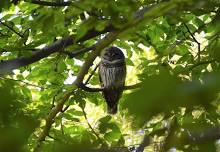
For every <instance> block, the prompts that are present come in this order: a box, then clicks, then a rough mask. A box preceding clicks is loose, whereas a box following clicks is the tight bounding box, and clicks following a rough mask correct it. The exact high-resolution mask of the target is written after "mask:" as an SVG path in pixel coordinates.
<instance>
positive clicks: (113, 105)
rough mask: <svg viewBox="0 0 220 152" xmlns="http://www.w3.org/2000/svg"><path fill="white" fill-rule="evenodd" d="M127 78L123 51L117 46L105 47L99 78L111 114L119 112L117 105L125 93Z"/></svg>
mask: <svg viewBox="0 0 220 152" xmlns="http://www.w3.org/2000/svg"><path fill="white" fill-rule="evenodd" d="M125 78H126V63H125V56H124V54H123V52H122V51H121V50H120V49H119V48H117V47H110V48H107V49H105V50H104V52H103V53H102V55H101V63H100V65H99V79H100V83H101V86H102V88H103V96H104V98H105V101H106V103H107V108H108V113H109V114H116V113H117V105H118V101H119V99H120V97H121V95H122V93H123V89H124V85H125Z"/></svg>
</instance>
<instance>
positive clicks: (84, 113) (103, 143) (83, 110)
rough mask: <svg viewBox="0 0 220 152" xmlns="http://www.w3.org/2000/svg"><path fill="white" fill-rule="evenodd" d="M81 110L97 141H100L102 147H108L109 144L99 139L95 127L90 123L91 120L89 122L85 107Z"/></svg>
mask: <svg viewBox="0 0 220 152" xmlns="http://www.w3.org/2000/svg"><path fill="white" fill-rule="evenodd" d="M81 109H82V112H83V116H84V118H85V120H86V122H87V124H88V126H89V128H90V130H91V131H92V132H93V134H94V135H95V136H96V137H97V139H98V140H99V142H100V143H102V145H104V146H107V143H105V142H104V141H103V140H102V139H101V138H100V137H99V134H98V133H96V131H95V130H94V129H93V127H92V126H91V124H90V123H89V120H88V118H87V114H86V112H85V109H84V108H83V107H81Z"/></svg>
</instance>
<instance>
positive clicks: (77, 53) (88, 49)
mask: <svg viewBox="0 0 220 152" xmlns="http://www.w3.org/2000/svg"><path fill="white" fill-rule="evenodd" d="M93 47H94V46H91V47H86V48H83V49H80V50H78V51H75V50H74V51H72V52H67V51H62V52H61V53H64V54H67V55H68V56H69V57H70V58H74V57H76V56H78V55H80V54H83V53H86V52H88V51H90V50H92V49H93Z"/></svg>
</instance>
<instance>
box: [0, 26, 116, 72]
mask: <svg viewBox="0 0 220 152" xmlns="http://www.w3.org/2000/svg"><path fill="white" fill-rule="evenodd" d="M111 30H114V28H113V27H112V26H107V27H106V28H105V29H104V30H103V31H96V30H95V29H92V30H90V31H88V33H87V34H85V35H84V36H83V37H82V38H80V39H79V40H77V41H76V42H84V41H86V40H88V39H90V38H93V37H96V36H98V35H100V34H103V33H106V32H109V31H111ZM74 38H75V36H74V35H70V36H68V37H65V38H62V39H60V40H58V41H56V42H55V43H53V44H51V45H49V46H46V47H44V48H42V49H40V50H37V51H34V52H33V54H32V55H31V56H28V57H20V58H16V59H10V60H3V61H0V69H1V70H0V75H1V74H8V73H10V72H12V70H14V69H18V68H20V67H24V66H27V65H29V64H32V63H34V62H37V61H39V60H41V59H43V58H46V57H48V56H49V55H51V54H53V53H55V52H58V51H60V50H62V49H63V48H65V47H68V46H70V45H72V44H74V43H76V42H74ZM85 50H86V49H85ZM80 53H82V52H76V53H72V54H71V56H74V55H75V56H76V55H78V54H80Z"/></svg>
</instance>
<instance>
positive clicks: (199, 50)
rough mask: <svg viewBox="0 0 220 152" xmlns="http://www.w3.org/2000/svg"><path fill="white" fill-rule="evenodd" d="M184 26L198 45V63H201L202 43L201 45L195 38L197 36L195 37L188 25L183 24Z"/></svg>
mask: <svg viewBox="0 0 220 152" xmlns="http://www.w3.org/2000/svg"><path fill="white" fill-rule="evenodd" d="M183 25H184V26H185V27H186V29H187V31H188V32H189V34H190V36H191V37H192V39H193V40H194V41H195V42H196V43H197V45H198V62H200V60H201V43H199V41H198V40H197V39H196V38H195V36H194V35H193V33H192V32H191V31H190V29H189V27H188V26H187V25H186V23H183Z"/></svg>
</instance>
